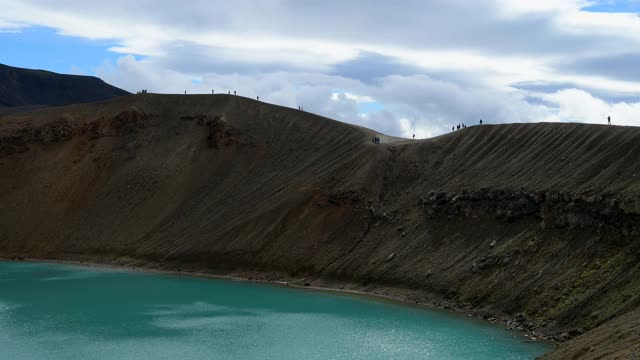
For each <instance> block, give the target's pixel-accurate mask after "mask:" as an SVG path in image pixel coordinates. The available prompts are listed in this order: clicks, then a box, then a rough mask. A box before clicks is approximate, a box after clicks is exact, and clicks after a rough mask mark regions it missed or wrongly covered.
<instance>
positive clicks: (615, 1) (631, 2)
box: [582, 0, 640, 13]
mask: <svg viewBox="0 0 640 360" xmlns="http://www.w3.org/2000/svg"><path fill="white" fill-rule="evenodd" d="M582 10H584V11H591V12H619V13H625V12H626V13H640V1H637V0H627V1H620V0H604V1H594V2H593V5H592V6H588V7H585V8H583V9H582Z"/></svg>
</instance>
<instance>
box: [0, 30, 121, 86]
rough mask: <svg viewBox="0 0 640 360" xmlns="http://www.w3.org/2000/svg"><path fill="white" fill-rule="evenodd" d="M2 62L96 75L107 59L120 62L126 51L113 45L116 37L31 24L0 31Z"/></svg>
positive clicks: (61, 71) (0, 58)
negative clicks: (78, 34)
mask: <svg viewBox="0 0 640 360" xmlns="http://www.w3.org/2000/svg"><path fill="white" fill-rule="evenodd" d="M0 44H2V46H1V47H2V52H1V53H0V63H2V64H5V65H10V66H17V67H25V68H30V69H43V70H48V71H54V72H58V73H63V74H70V73H72V74H85V75H95V69H96V68H97V67H98V66H100V64H102V63H103V62H104V61H106V60H109V61H111V62H113V63H115V62H116V60H117V59H118V57H119V56H121V55H122V54H118V53H114V52H111V51H109V50H107V49H109V48H110V47H112V46H115V45H117V43H116V42H115V41H107V40H87V39H82V38H78V37H73V36H66V35H59V34H58V33H57V32H56V30H54V29H51V28H47V27H27V28H24V29H22V31H20V32H15V33H13V32H0Z"/></svg>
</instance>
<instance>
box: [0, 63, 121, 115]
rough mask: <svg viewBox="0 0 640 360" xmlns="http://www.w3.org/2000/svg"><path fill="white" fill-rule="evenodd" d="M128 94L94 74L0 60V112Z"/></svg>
mask: <svg viewBox="0 0 640 360" xmlns="http://www.w3.org/2000/svg"><path fill="white" fill-rule="evenodd" d="M128 94H129V93H128V92H126V91H124V90H122V89H118V88H117V87H115V86H111V85H109V84H107V83H105V82H104V81H102V80H100V79H98V78H96V77H93V76H81V75H63V74H56V73H53V72H50V71H44V70H32V69H23V68H18V67H13V66H7V65H3V64H0V116H1V115H3V114H10V113H17V112H23V111H29V110H32V109H34V108H42V107H46V106H62V105H70V104H77V103H88V102H95V101H103V100H108V99H113V98H115V97H118V96H124V95H128Z"/></svg>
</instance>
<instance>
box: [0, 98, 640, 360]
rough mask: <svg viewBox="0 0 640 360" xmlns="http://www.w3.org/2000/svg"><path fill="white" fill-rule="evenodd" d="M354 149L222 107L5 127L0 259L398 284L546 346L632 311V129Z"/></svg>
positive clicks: (319, 122) (635, 266)
mask: <svg viewBox="0 0 640 360" xmlns="http://www.w3.org/2000/svg"><path fill="white" fill-rule="evenodd" d="M374 135H375V133H374V132H373V131H371V130H368V129H364V128H360V127H357V126H353V125H348V124H344V123H340V122H337V121H333V120H330V119H326V118H323V117H319V116H315V115H312V114H309V113H305V112H301V111H297V110H292V109H289V108H284V107H279V106H274V105H269V104H265V103H260V102H256V101H253V100H249V99H246V98H242V97H235V96H228V95H189V96H186V95H136V96H129V97H124V98H120V99H116V100H112V101H109V102H105V103H99V104H85V105H74V106H68V107H63V108H56V109H44V110H38V111H33V112H29V113H23V114H18V115H8V116H5V117H3V118H2V121H0V188H2V189H3V191H2V193H0V204H2V206H1V207H0V255H3V256H6V257H35V258H55V259H69V260H93V261H101V262H109V263H118V262H119V261H122V260H121V259H123V258H129V259H135V261H138V263H146V264H148V265H149V266H154V267H160V266H164V267H165V268H174V269H176V268H183V269H197V270H202V271H210V272H216V273H227V274H229V273H242V272H245V273H247V272H251V273H252V274H263V275H264V276H269V277H270V278H285V279H289V278H290V279H304V280H301V281H308V282H311V283H313V284H339V283H343V284H346V283H349V284H353V285H352V286H354V287H355V288H359V289H364V290H368V291H382V290H381V289H388V290H389V291H392V290H393V289H404V290H403V291H404V294H408V295H406V296H407V297H406V299H407V300H411V301H416V302H420V303H429V304H435V305H439V306H446V307H453V308H457V309H460V310H464V311H467V312H473V313H475V314H477V315H480V316H484V317H485V318H493V317H495V318H505V319H506V318H508V319H511V320H510V322H509V323H510V325H511V326H513V327H515V328H524V329H529V330H531V331H534V332H535V333H536V334H538V335H539V334H548V335H549V336H552V337H555V338H556V339H557V340H565V339H569V338H572V337H576V336H578V335H580V334H581V333H583V332H586V331H589V330H591V329H595V330H593V331H592V332H591V333H589V334H586V335H584V336H585V337H586V336H587V335H589V336H593V334H592V333H593V332H596V336H600V337H604V338H606V334H608V333H609V331H612V330H607V329H612V328H614V327H613V326H611V325H609V324H611V319H616V318H617V320H615V321H618V322H623V323H624V321H625V320H624V319H625V318H624V317H623V315H624V314H626V313H628V312H630V311H633V310H636V309H638V308H639V306H640V276H638V275H640V268H639V264H640V263H639V261H638V260H639V257H640V196H639V194H640V181H639V180H640V161H639V160H640V129H638V128H630V127H609V126H597V125H582V124H552V123H546V124H509V125H483V126H476V127H470V128H466V129H464V130H461V131H458V132H455V133H451V134H446V135H443V136H439V137H437V138H433V139H427V140H421V141H409V140H398V139H393V138H385V137H383V141H385V143H384V144H380V145H375V144H372V143H371V137H372V136H374ZM387 141H388V143H387ZM385 291H386V290H385ZM602 324H604V326H601V325H602ZM599 326H601V327H599ZM623 326H624V324H623ZM598 331H600V332H601V334H600V335H598V333H597V332H598ZM590 334H591V335H590ZM603 334H604V335H603ZM580 339H581V337H577V339H576V340H575V341H576V342H575V343H574V342H570V343H567V345H566V346H567V347H566V348H561V351H565V353H563V354H564V355H563V357H564V356H567V354H576V353H578V352H579V351H582V353H581V354H582V356H586V354H589V351H590V350H589V349H587V350H584V349H583V348H581V345H580V343H579V341H580ZM625 339H626V340H625V341H621V342H618V343H615V344H614V343H612V342H611V341H603V342H602V346H601V347H600V349H607V346H609V347H610V349H613V346H617V347H616V351H618V353H616V354H618V355H619V354H629V353H630V352H631V351H633V344H634V343H635V344H637V343H638V342H640V335H638V334H637V333H636V332H628V333H627V335H626V337H625ZM619 344H626V345H625V346H624V347H619V346H618V345H619ZM569 346H572V347H569ZM591 351H595V350H593V349H591ZM554 354H556V353H553V354H551V355H550V356H551V357H553V356H555V355H554ZM594 354H595V353H594ZM598 354H601V353H598ZM606 354H609V355H611V354H613V352H612V351H610V352H608V353H606ZM612 356H613V355H612Z"/></svg>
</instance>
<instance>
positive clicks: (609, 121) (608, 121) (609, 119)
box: [607, 116, 611, 125]
mask: <svg viewBox="0 0 640 360" xmlns="http://www.w3.org/2000/svg"><path fill="white" fill-rule="evenodd" d="M607 123H608V124H609V125H611V116H607Z"/></svg>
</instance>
